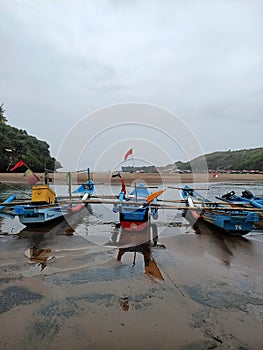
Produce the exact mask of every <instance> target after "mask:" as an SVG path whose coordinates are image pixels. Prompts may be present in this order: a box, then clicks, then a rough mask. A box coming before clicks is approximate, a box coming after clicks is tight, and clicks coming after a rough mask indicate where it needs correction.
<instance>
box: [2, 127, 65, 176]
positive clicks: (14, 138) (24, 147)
mask: <svg viewBox="0 0 263 350" xmlns="http://www.w3.org/2000/svg"><path fill="white" fill-rule="evenodd" d="M0 154H1V162H0V172H6V171H7V169H8V167H9V166H10V165H11V167H12V166H13V165H15V164H16V163H17V162H18V161H19V160H20V159H22V160H23V161H24V162H25V163H26V164H27V166H29V168H30V169H32V170H33V171H35V172H43V171H44V168H45V167H46V168H48V169H51V170H56V169H58V168H60V167H61V165H60V164H59V162H57V161H56V159H55V158H52V157H51V156H50V151H49V145H48V144H47V142H45V141H40V140H38V139H37V138H36V137H34V136H30V135H28V134H27V132H26V131H25V130H19V129H17V128H14V127H12V126H9V125H6V124H3V123H0ZM16 171H17V172H24V171H25V168H21V169H20V168H18V169H17V170H16Z"/></svg>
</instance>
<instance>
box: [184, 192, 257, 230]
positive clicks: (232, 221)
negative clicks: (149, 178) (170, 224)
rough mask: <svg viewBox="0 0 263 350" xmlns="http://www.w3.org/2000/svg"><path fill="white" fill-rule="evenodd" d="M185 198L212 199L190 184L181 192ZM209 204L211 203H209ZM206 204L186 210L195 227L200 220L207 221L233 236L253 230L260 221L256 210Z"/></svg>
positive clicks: (188, 218) (187, 217)
mask: <svg viewBox="0 0 263 350" xmlns="http://www.w3.org/2000/svg"><path fill="white" fill-rule="evenodd" d="M181 196H182V198H183V199H185V200H186V199H188V198H189V197H190V198H192V199H193V200H198V201H199V202H201V203H202V202H206V203H209V202H210V200H208V199H207V198H205V197H203V196H202V195H200V194H199V193H197V192H196V191H194V190H192V189H191V188H189V187H188V186H185V188H184V189H183V190H182V192H181ZM208 205H209V204H208ZM208 205H207V204H206V208H204V206H201V207H200V209H198V210H191V208H189V209H187V210H186V211H185V214H184V216H185V217H186V219H187V220H188V221H189V222H190V224H191V225H193V228H195V223H197V222H198V221H201V220H203V221H205V222H207V223H209V224H211V225H214V226H215V227H217V228H220V229H221V230H222V231H223V232H224V233H226V234H228V235H231V236H243V235H245V234H247V233H249V232H250V231H252V230H253V228H254V225H255V223H257V222H258V221H259V216H258V214H257V213H255V212H248V211H245V210H236V211H230V210H229V211H228V210H227V209H225V208H224V206H222V205H221V206H220V205H219V204H216V205H213V204H211V205H209V207H208Z"/></svg>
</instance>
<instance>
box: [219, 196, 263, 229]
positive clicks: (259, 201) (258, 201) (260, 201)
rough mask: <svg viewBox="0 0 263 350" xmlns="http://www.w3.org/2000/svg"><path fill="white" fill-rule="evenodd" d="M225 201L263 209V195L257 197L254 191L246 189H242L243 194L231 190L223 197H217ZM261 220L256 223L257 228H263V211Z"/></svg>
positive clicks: (260, 214)
mask: <svg viewBox="0 0 263 350" xmlns="http://www.w3.org/2000/svg"><path fill="white" fill-rule="evenodd" d="M216 198H217V199H220V200H221V201H223V202H226V203H228V204H230V205H232V206H237V205H238V206H242V207H247V208H251V207H252V208H258V209H263V197H256V196H254V195H253V193H252V192H250V191H248V190H245V191H242V194H241V196H238V195H237V194H236V192H235V191H230V192H228V193H226V194H223V195H222V196H221V197H216ZM258 214H259V221H258V222H256V223H255V228H256V229H260V230H262V229H263V212H262V211H261V212H260V211H259V212H258Z"/></svg>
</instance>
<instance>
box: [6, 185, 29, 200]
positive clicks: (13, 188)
mask: <svg viewBox="0 0 263 350" xmlns="http://www.w3.org/2000/svg"><path fill="white" fill-rule="evenodd" d="M0 185H5V186H6V187H10V188H11V189H12V190H16V191H18V192H20V193H23V194H25V195H26V196H27V197H29V198H31V194H29V193H28V192H25V191H22V190H20V189H19V188H17V187H15V186H12V185H9V184H7V183H5V182H2V181H0Z"/></svg>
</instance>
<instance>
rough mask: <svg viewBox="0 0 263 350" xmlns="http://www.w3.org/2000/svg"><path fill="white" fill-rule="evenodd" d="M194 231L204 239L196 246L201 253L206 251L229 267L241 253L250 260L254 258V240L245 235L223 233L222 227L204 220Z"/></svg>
mask: <svg viewBox="0 0 263 350" xmlns="http://www.w3.org/2000/svg"><path fill="white" fill-rule="evenodd" d="M194 231H195V233H197V234H198V240H199V241H200V240H202V244H199V245H197V246H196V249H197V250H199V254H200V255H201V254H203V253H204V251H205V252H206V253H208V254H210V255H212V256H214V257H215V258H216V259H218V260H220V261H221V262H222V263H223V264H224V265H226V266H227V267H231V265H232V263H234V262H235V261H236V260H237V259H238V257H240V256H241V255H242V256H243V259H246V258H248V259H249V261H250V262H251V261H252V260H254V254H253V249H254V248H255V246H254V244H253V241H251V240H250V239H248V238H246V237H244V236H229V235H222V231H221V230H220V228H217V227H215V226H214V225H210V224H209V223H207V222H204V221H200V222H197V223H196V224H195V227H194Z"/></svg>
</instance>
